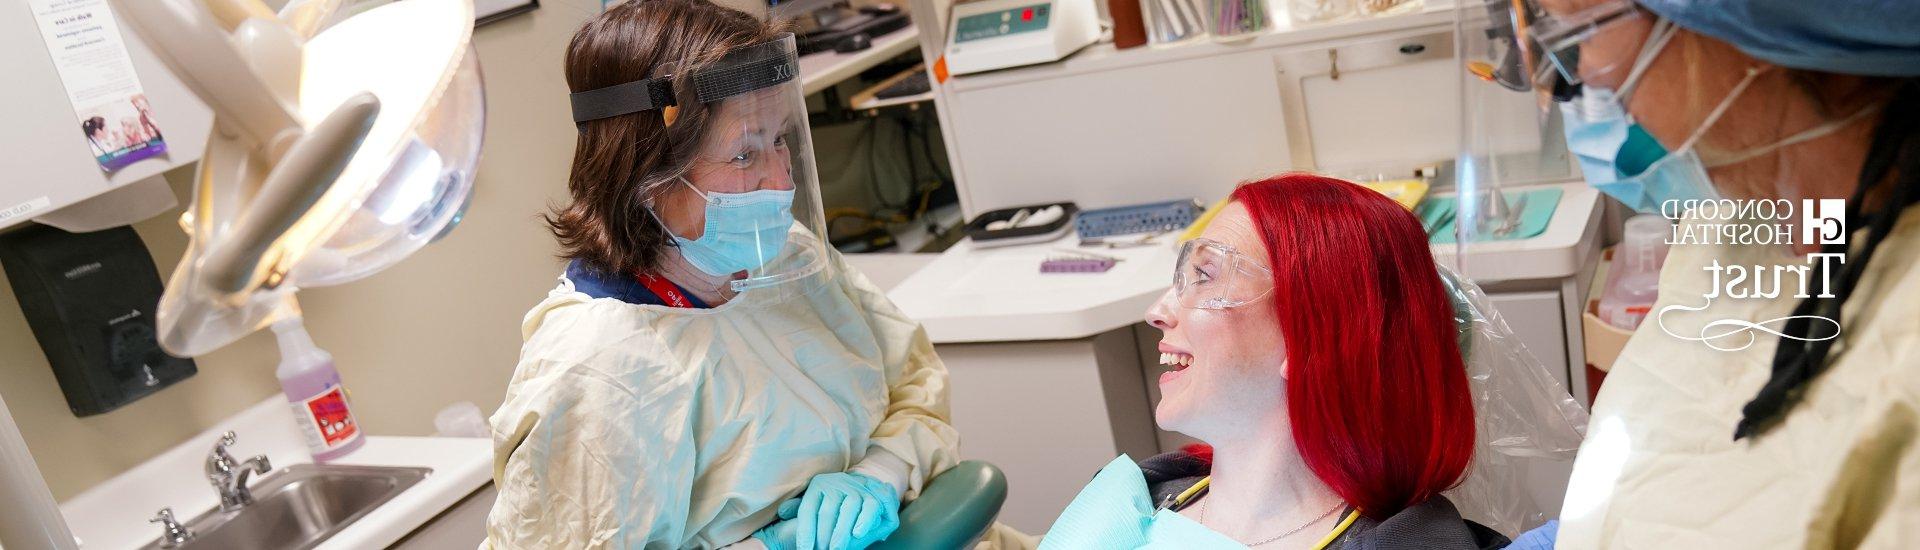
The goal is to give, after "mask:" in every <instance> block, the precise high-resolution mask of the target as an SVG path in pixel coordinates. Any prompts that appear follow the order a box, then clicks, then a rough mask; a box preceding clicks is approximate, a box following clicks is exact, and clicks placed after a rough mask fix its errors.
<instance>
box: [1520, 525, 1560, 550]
mask: <svg viewBox="0 0 1920 550" xmlns="http://www.w3.org/2000/svg"><path fill="white" fill-rule="evenodd" d="M1559 538H1560V520H1557V519H1556V520H1551V521H1548V522H1547V523H1546V524H1545V525H1541V526H1539V527H1535V528H1533V530H1532V531H1527V532H1525V533H1521V534H1520V538H1516V539H1513V544H1509V545H1507V549H1508V550H1553V543H1554V542H1555V541H1556V540H1557V539H1559Z"/></svg>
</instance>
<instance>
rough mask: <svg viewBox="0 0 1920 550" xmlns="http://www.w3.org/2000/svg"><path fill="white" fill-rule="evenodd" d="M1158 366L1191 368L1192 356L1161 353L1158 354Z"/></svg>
mask: <svg viewBox="0 0 1920 550" xmlns="http://www.w3.org/2000/svg"><path fill="white" fill-rule="evenodd" d="M1160 364H1161V365H1165V366H1169V367H1191V366H1193V356H1192V355H1187V354H1184V353H1162V354H1160Z"/></svg>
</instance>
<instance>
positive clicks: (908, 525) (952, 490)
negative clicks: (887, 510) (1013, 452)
mask: <svg viewBox="0 0 1920 550" xmlns="http://www.w3.org/2000/svg"><path fill="white" fill-rule="evenodd" d="M1006 501H1007V476H1006V474H1002V473H1001V472H1000V469H999V468H995V467H994V466H993V465H992V464H988V463H985V462H981V461H978V460H968V461H964V462H961V463H959V464H955V465H954V466H953V468H951V469H949V470H947V471H945V472H941V473H940V475H937V476H934V478H933V480H932V481H929V482H927V486H926V488H924V489H921V491H920V498H916V499H914V500H913V502H909V503H907V505H906V506H904V507H901V508H900V528H899V529H897V530H895V531H894V532H893V535H891V536H888V537H887V540H885V541H882V542H880V543H879V544H875V545H873V547H872V548H874V549H876V550H898V549H914V550H922V549H957V548H967V547H971V546H973V544H974V543H975V542H978V541H979V540H980V538H981V537H982V536H984V535H986V533H987V529H988V528H990V527H992V526H993V520H994V518H995V517H997V516H999V515H1000V506H1001V505H1002V504H1005V503H1006Z"/></svg>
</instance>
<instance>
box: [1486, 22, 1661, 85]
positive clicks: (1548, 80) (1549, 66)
mask: <svg viewBox="0 0 1920 550" xmlns="http://www.w3.org/2000/svg"><path fill="white" fill-rule="evenodd" d="M1581 4H1584V6H1583V7H1576V5H1581ZM1486 8H1487V11H1488V16H1489V18H1490V21H1489V23H1490V25H1489V27H1488V29H1487V34H1488V38H1489V39H1490V41H1489V42H1490V46H1489V47H1491V48H1492V49H1493V51H1491V52H1488V53H1489V54H1491V56H1490V57H1491V59H1494V60H1497V61H1496V63H1487V62H1476V63H1473V64H1471V65H1470V66H1469V71H1471V72H1472V73H1473V74H1474V75H1475V76H1478V77H1480V78H1482V79H1485V80H1488V81H1492V82H1496V83H1499V84H1500V85H1501V86H1504V87H1506V88H1508V89H1512V90H1516V91H1527V90H1533V91H1537V92H1540V93H1543V94H1547V95H1551V96H1553V97H1554V99H1556V100H1560V101H1566V100H1568V99H1569V98H1571V97H1573V96H1574V95H1575V94H1577V93H1578V90H1579V88H1580V86H1581V85H1582V84H1585V83H1586V82H1589V81H1594V82H1597V83H1599V84H1601V85H1603V86H1606V87H1608V88H1615V89H1617V88H1619V87H1620V85H1621V83H1622V82H1621V81H1623V80H1625V78H1626V74H1627V72H1628V71H1629V70H1631V68H1632V67H1633V65H1634V64H1635V59H1634V58H1633V57H1632V56H1631V55H1627V56H1593V55H1588V56H1584V57H1583V56H1582V50H1583V48H1582V46H1584V45H1587V44H1602V43H1618V44H1627V46H1626V47H1612V46H1608V47H1604V48H1592V49H1593V50H1599V51H1617V52H1637V51H1641V49H1642V48H1640V47H1639V45H1640V44H1643V43H1644V42H1645V41H1646V40H1647V38H1648V36H1649V34H1650V33H1651V31H1652V22H1653V20H1654V19H1655V18H1654V17H1652V15H1651V14H1650V13H1649V12H1647V11H1646V10H1645V9H1643V8H1641V7H1639V6H1638V5H1636V4H1634V3H1633V2H1632V1H1631V0H1601V1H1598V2H1581V1H1580V0H1493V1H1490V2H1488V3H1487V4H1486ZM1655 49H1657V48H1655Z"/></svg>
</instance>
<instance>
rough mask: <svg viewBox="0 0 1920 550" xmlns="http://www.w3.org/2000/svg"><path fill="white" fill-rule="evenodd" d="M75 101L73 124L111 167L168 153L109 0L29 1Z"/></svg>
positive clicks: (102, 165)
mask: <svg viewBox="0 0 1920 550" xmlns="http://www.w3.org/2000/svg"><path fill="white" fill-rule="evenodd" d="M27 4H28V5H29V6H31V7H32V9H33V16H34V18H35V19H37V20H38V21H39V23H40V38H41V39H42V40H44V41H45V42H46V44H47V53H48V54H49V55H51V56H52V58H53V65H54V67H55V68H56V69H58V71H59V73H60V83H61V84H62V85H64V86H65V87H66V89H67V99H68V101H70V102H72V103H73V112H74V115H75V117H76V118H77V123H76V126H77V127H78V129H79V133H80V135H81V136H82V137H83V139H84V140H85V143H86V145H87V147H88V148H89V149H90V150H91V151H92V152H93V158H94V159H95V160H97V161H98V162H99V163H100V168H101V169H102V170H105V171H107V172H112V171H115V170H119V169H121V168H123V167H126V166H127V165H129V164H133V163H134V162H136V161H139V160H141V159H145V158H149V157H153V156H155V155H159V154H162V153H165V152H167V143H166V141H165V140H164V139H162V138H161V135H160V126H159V123H158V122H157V121H156V120H155V119H154V115H153V109H152V106H151V105H150V104H149V103H148V102H147V95H146V92H145V90H144V89H142V88H141V87H140V77H139V75H137V74H135V73H134V70H133V60H132V58H131V57H129V56H128V55H127V46H126V43H125V42H124V41H123V39H122V38H121V35H120V25H119V24H118V23H116V22H115V21H114V19H113V12H112V11H111V10H109V9H108V8H107V0H28V1H27Z"/></svg>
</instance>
